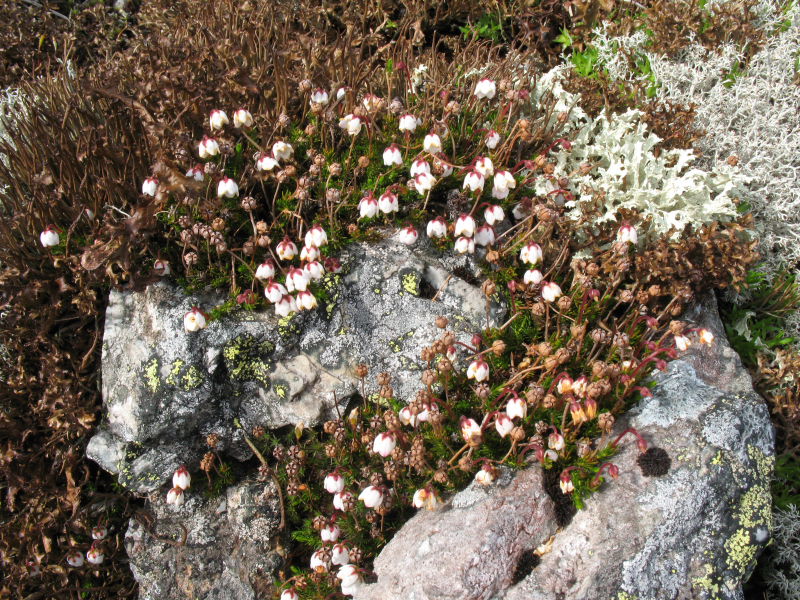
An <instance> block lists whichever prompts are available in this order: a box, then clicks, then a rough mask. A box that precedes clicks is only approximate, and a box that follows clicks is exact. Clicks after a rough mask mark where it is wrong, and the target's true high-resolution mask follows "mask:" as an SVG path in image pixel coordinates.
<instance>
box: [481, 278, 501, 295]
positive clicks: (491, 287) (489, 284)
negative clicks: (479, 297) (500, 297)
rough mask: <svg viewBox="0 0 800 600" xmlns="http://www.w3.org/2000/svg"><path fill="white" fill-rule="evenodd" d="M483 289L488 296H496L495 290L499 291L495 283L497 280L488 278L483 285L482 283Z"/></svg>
mask: <svg viewBox="0 0 800 600" xmlns="http://www.w3.org/2000/svg"><path fill="white" fill-rule="evenodd" d="M481 291H482V292H483V295H484V296H486V297H487V298H488V297H490V296H494V294H495V292H497V284H495V282H494V281H492V280H491V279H487V280H486V281H484V282H483V285H481Z"/></svg>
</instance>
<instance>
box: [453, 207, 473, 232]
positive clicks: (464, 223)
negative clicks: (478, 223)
mask: <svg viewBox="0 0 800 600" xmlns="http://www.w3.org/2000/svg"><path fill="white" fill-rule="evenodd" d="M453 235H457V236H458V235H463V236H465V237H469V238H471V237H472V236H474V235H475V219H473V218H472V217H471V216H470V215H468V214H467V213H461V214H460V215H459V216H458V219H456V228H455V231H454V232H453Z"/></svg>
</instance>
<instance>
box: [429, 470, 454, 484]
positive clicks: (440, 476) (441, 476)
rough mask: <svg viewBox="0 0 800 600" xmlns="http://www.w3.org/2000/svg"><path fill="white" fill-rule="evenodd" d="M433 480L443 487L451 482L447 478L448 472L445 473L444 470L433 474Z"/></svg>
mask: <svg viewBox="0 0 800 600" xmlns="http://www.w3.org/2000/svg"><path fill="white" fill-rule="evenodd" d="M433 480H434V481H435V482H436V483H441V484H442V485H445V484H447V482H449V481H450V478H449V477H448V476H447V471H445V470H444V469H438V470H437V471H436V472H435V473H434V474H433Z"/></svg>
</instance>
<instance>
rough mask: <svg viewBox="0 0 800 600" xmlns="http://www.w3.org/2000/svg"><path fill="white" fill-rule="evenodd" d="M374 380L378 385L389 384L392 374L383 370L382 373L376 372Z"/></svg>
mask: <svg viewBox="0 0 800 600" xmlns="http://www.w3.org/2000/svg"><path fill="white" fill-rule="evenodd" d="M375 380H376V381H377V382H378V385H389V384H390V383H391V381H392V376H391V375H390V374H389V373H388V372H386V371H383V372H382V373H378V376H377V377H376V378H375Z"/></svg>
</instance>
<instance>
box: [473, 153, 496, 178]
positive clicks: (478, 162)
mask: <svg viewBox="0 0 800 600" xmlns="http://www.w3.org/2000/svg"><path fill="white" fill-rule="evenodd" d="M475 170H476V171H477V172H478V173H480V174H481V175H483V176H484V177H491V176H492V175H494V165H493V164H492V159H491V158H489V157H487V156H479V157H478V158H476V159H475Z"/></svg>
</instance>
